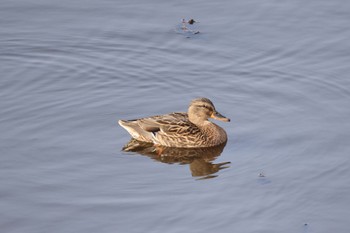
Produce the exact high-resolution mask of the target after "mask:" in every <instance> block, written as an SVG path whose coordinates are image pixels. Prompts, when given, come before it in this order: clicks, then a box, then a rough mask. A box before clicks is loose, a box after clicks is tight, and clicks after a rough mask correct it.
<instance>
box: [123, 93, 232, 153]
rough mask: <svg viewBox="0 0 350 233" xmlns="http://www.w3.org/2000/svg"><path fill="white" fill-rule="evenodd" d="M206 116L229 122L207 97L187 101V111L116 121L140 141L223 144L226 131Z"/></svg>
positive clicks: (188, 145) (207, 144) (181, 144)
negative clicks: (188, 102)
mask: <svg viewBox="0 0 350 233" xmlns="http://www.w3.org/2000/svg"><path fill="white" fill-rule="evenodd" d="M208 118H214V119H217V120H221V121H230V119H228V118H226V117H224V116H222V115H221V114H220V113H218V112H217V111H216V110H215V107H214V104H213V103H212V102H211V101H210V100H209V99H207V98H198V99H195V100H193V101H192V102H191V103H190V106H189V108H188V113H180V112H174V113H170V114H166V115H159V116H152V117H146V118H141V119H136V120H128V121H123V120H119V124H120V125H121V126H122V127H123V128H124V129H126V130H127V131H128V132H129V133H130V135H131V136H132V137H133V138H135V139H137V140H139V141H144V142H150V143H154V144H158V145H163V146H168V147H182V148H189V147H192V148H193V147H212V146H217V145H220V144H222V143H225V142H226V141H227V135H226V132H225V130H223V129H222V128H221V127H219V126H218V125H216V124H214V123H212V122H210V121H209V120H208Z"/></svg>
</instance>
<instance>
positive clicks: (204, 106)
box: [201, 105, 213, 111]
mask: <svg viewBox="0 0 350 233" xmlns="http://www.w3.org/2000/svg"><path fill="white" fill-rule="evenodd" d="M201 107H202V108H206V109H208V110H209V111H213V109H212V108H211V107H210V106H208V105H201Z"/></svg>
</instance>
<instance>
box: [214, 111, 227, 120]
mask: <svg viewBox="0 0 350 233" xmlns="http://www.w3.org/2000/svg"><path fill="white" fill-rule="evenodd" d="M211 118H213V119H215V120H219V121H225V122H229V121H230V118H227V117H225V116H223V115H221V114H220V113H218V112H213V114H211Z"/></svg>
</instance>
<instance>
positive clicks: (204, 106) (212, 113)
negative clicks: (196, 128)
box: [188, 98, 230, 124]
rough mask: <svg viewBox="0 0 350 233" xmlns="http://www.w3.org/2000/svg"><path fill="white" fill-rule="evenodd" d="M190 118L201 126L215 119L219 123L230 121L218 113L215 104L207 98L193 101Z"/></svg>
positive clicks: (189, 111)
mask: <svg viewBox="0 0 350 233" xmlns="http://www.w3.org/2000/svg"><path fill="white" fill-rule="evenodd" d="M188 118H189V120H190V121H191V122H193V123H195V124H200V123H203V122H205V121H207V120H208V118H213V119H216V120H219V121H225V122H228V121H230V119H229V118H227V117H224V116H223V115H221V114H220V113H219V112H218V111H216V109H215V107H214V104H213V103H212V102H211V101H210V100H209V99H207V98H198V99H194V100H192V101H191V103H190V106H189V108H188Z"/></svg>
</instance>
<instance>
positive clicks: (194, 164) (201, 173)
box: [122, 139, 231, 179]
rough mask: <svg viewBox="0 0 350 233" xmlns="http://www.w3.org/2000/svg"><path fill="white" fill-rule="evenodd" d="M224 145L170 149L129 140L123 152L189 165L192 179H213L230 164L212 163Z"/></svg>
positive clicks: (168, 162) (164, 161) (163, 161)
mask: <svg viewBox="0 0 350 233" xmlns="http://www.w3.org/2000/svg"><path fill="white" fill-rule="evenodd" d="M225 146H226V144H222V145H219V146H215V147H209V148H171V147H163V146H155V145H154V144H150V143H145V142H140V141H137V140H135V139H131V140H130V141H129V142H128V143H127V144H126V145H125V146H124V147H123V149H122V150H123V151H125V152H136V153H138V154H140V155H144V156H148V157H150V158H151V159H153V160H156V161H159V162H162V163H167V164H174V163H177V164H181V165H185V164H189V167H190V170H191V173H192V176H193V177H198V179H210V178H215V177H217V176H218V175H217V174H215V173H217V172H218V171H220V170H221V169H225V168H229V167H230V166H228V165H227V164H230V163H231V162H222V163H217V164H215V163H213V161H214V160H215V159H216V158H217V157H219V156H220V154H221V153H222V151H223V150H224V148H225ZM214 174H215V175H214Z"/></svg>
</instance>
